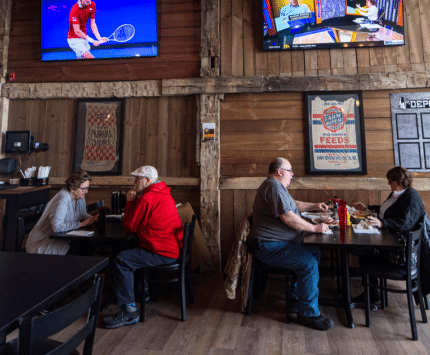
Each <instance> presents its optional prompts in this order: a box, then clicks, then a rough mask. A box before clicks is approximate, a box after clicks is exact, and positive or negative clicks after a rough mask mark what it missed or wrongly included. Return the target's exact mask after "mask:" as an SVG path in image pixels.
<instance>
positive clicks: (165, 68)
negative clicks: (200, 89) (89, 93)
mask: <svg viewBox="0 0 430 355" xmlns="http://www.w3.org/2000/svg"><path fill="white" fill-rule="evenodd" d="M160 4H161V6H159V13H160V16H159V19H160V21H159V33H160V36H159V39H160V42H159V45H160V51H159V56H158V57H156V58H131V59H120V60H103V65H100V62H99V61H97V60H96V61H86V62H85V63H84V62H82V61H67V62H44V63H42V62H41V60H40V48H39V46H40V2H38V1H30V0H20V1H17V0H14V1H13V6H12V29H13V31H12V33H11V42H10V46H9V50H10V53H11V56H10V58H9V62H8V65H9V67H10V69H11V70H13V71H14V72H16V75H17V79H16V80H17V82H41V81H43V82H73V81H105V80H116V81H121V80H146V79H154V78H155V79H161V78H164V79H166V78H177V77H199V75H200V47H201V42H200V26H201V11H200V1H199V0H187V1H183V2H181V3H180V4H178V3H177V2H176V3H174V2H173V3H170V2H167V3H166V2H165V1H163V2H160ZM35 14H36V16H35ZM172 64H174V65H172Z"/></svg>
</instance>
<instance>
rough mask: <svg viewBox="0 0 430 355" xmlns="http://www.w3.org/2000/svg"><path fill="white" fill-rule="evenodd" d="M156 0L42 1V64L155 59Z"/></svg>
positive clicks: (156, 46)
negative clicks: (84, 60) (106, 59)
mask: <svg viewBox="0 0 430 355" xmlns="http://www.w3.org/2000/svg"><path fill="white" fill-rule="evenodd" d="M157 30H158V28H157V0H127V1H120V2H119V1H115V0H96V1H90V0H61V1H60V0H42V44H41V50H42V61H56V60H76V59H104V58H129V57H155V56H157V55H158V31H157Z"/></svg>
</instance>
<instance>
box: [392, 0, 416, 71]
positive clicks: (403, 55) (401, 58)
mask: <svg viewBox="0 0 430 355" xmlns="http://www.w3.org/2000/svg"><path fill="white" fill-rule="evenodd" d="M402 3H403V25H404V29H405V45H404V46H399V47H396V56H397V71H399V72H400V71H409V70H411V62H410V58H409V43H410V38H411V37H412V36H414V33H413V28H412V24H411V23H410V21H408V20H409V19H408V12H409V8H410V3H409V1H402ZM412 21H413V19H412Z"/></svg>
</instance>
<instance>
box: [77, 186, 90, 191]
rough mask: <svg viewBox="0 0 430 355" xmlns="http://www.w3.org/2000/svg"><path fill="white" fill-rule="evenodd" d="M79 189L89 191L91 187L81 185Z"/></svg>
mask: <svg viewBox="0 0 430 355" xmlns="http://www.w3.org/2000/svg"><path fill="white" fill-rule="evenodd" d="M79 189H81V190H82V191H88V190H89V187H79Z"/></svg>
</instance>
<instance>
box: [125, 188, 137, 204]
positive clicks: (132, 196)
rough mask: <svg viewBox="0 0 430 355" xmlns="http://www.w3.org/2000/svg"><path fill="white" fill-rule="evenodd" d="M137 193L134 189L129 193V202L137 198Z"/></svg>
mask: <svg viewBox="0 0 430 355" xmlns="http://www.w3.org/2000/svg"><path fill="white" fill-rule="evenodd" d="M136 195H137V191H136V190H135V189H132V190H130V191H128V192H127V201H133V200H134V199H135V198H136Z"/></svg>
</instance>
